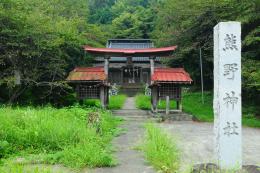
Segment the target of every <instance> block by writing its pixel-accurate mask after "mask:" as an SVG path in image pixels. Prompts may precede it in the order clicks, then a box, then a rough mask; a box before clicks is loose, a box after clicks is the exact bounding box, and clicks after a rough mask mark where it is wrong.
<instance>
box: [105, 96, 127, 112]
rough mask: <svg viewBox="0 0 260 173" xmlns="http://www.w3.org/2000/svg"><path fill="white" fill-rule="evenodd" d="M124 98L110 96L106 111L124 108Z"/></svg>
mask: <svg viewBox="0 0 260 173" xmlns="http://www.w3.org/2000/svg"><path fill="white" fill-rule="evenodd" d="M126 97H127V96H126V95H123V94H119V95H115V96H110V101H109V105H108V109H121V108H122V107H123V106H124V103H125V100H126Z"/></svg>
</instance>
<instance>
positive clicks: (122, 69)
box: [121, 67, 124, 85]
mask: <svg viewBox="0 0 260 173" xmlns="http://www.w3.org/2000/svg"><path fill="white" fill-rule="evenodd" d="M123 83H124V68H123V67H122V68H121V85H122V84H123Z"/></svg>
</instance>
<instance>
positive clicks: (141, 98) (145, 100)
mask: <svg viewBox="0 0 260 173" xmlns="http://www.w3.org/2000/svg"><path fill="white" fill-rule="evenodd" d="M135 104H136V107H137V108H138V109H142V110H150V109H151V97H150V96H146V95H143V94H138V95H136V96H135ZM165 108H166V101H165V100H160V101H159V103H158V109H165ZM170 108H171V109H175V108H176V102H175V101H170Z"/></svg>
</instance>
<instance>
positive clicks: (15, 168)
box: [0, 163, 51, 173]
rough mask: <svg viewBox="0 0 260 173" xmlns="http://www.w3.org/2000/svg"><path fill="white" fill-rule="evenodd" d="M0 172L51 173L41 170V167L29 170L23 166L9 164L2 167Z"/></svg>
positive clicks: (48, 170)
mask: <svg viewBox="0 0 260 173" xmlns="http://www.w3.org/2000/svg"><path fill="white" fill-rule="evenodd" d="M0 172H1V173H12V172H15V173H25V172H26V173H51V171H50V169H48V168H47V169H46V168H40V167H35V168H31V167H30V168H29V167H26V166H25V165H23V164H12V163H8V164H5V165H4V166H3V167H0Z"/></svg>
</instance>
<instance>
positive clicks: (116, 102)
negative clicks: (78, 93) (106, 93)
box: [83, 94, 126, 110]
mask: <svg viewBox="0 0 260 173" xmlns="http://www.w3.org/2000/svg"><path fill="white" fill-rule="evenodd" d="M109 99H110V100H109V105H108V109H110V110H115V109H121V108H122V107H123V105H124V103H125V100H126V95H123V94H119V95H115V96H110V97H109ZM83 104H84V105H85V106H87V107H98V108H100V107H101V103H100V100H98V99H86V100H84V103H83Z"/></svg>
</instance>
